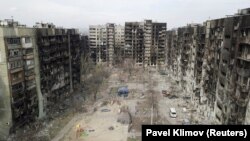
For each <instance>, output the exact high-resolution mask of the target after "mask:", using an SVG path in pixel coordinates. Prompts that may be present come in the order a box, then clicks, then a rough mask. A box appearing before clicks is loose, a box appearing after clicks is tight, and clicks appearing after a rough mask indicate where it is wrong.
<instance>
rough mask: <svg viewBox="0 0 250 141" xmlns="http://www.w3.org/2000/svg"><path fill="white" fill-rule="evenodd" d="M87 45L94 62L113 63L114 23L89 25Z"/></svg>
mask: <svg viewBox="0 0 250 141" xmlns="http://www.w3.org/2000/svg"><path fill="white" fill-rule="evenodd" d="M89 46H90V51H91V58H92V59H93V61H94V62H95V63H97V64H98V63H104V62H105V63H107V65H108V66H112V65H113V58H114V47H115V24H113V23H107V24H106V25H91V26H89Z"/></svg>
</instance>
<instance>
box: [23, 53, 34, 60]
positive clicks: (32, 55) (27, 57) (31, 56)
mask: <svg viewBox="0 0 250 141" xmlns="http://www.w3.org/2000/svg"><path fill="white" fill-rule="evenodd" d="M33 58H34V54H33V53H31V54H26V55H24V56H23V59H33Z"/></svg>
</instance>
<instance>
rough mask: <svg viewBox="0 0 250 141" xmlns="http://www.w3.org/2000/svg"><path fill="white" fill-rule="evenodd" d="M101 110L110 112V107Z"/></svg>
mask: <svg viewBox="0 0 250 141" xmlns="http://www.w3.org/2000/svg"><path fill="white" fill-rule="evenodd" d="M101 112H110V109H102V110H101Z"/></svg>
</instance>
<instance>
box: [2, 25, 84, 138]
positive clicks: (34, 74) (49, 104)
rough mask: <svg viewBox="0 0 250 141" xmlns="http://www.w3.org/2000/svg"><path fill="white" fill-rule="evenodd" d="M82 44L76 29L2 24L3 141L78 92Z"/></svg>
mask: <svg viewBox="0 0 250 141" xmlns="http://www.w3.org/2000/svg"><path fill="white" fill-rule="evenodd" d="M80 39H81V38H80V35H79V33H78V31H77V30H76V29H64V28H56V27H55V26H54V25H53V24H41V23H39V24H37V25H36V26H35V27H34V28H29V27H26V26H24V25H20V24H19V23H18V22H15V21H13V20H4V21H0V68H1V71H0V112H1V113H0V126H1V129H0V137H1V138H0V140H2V139H3V140H5V139H7V137H8V135H9V133H10V132H12V131H15V129H16V128H19V127H21V126H23V125H25V124H28V123H30V122H32V121H35V120H36V119H37V118H42V117H44V116H46V114H49V113H50V112H53V111H52V109H53V107H56V106H55V105H56V104H57V103H58V102H60V101H61V100H64V99H65V98H66V97H67V96H69V95H70V94H71V93H72V92H73V90H77V89H78V87H79V84H80V66H81V65H80V60H81V59H80V58H81V53H82V52H81V44H80V42H81V40H80Z"/></svg>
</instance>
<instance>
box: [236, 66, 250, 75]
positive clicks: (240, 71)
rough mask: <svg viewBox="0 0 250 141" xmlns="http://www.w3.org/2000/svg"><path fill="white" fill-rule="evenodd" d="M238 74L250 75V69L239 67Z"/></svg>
mask: <svg viewBox="0 0 250 141" xmlns="http://www.w3.org/2000/svg"><path fill="white" fill-rule="evenodd" d="M237 74H238V75H240V76H241V77H250V69H245V68H237Z"/></svg>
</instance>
